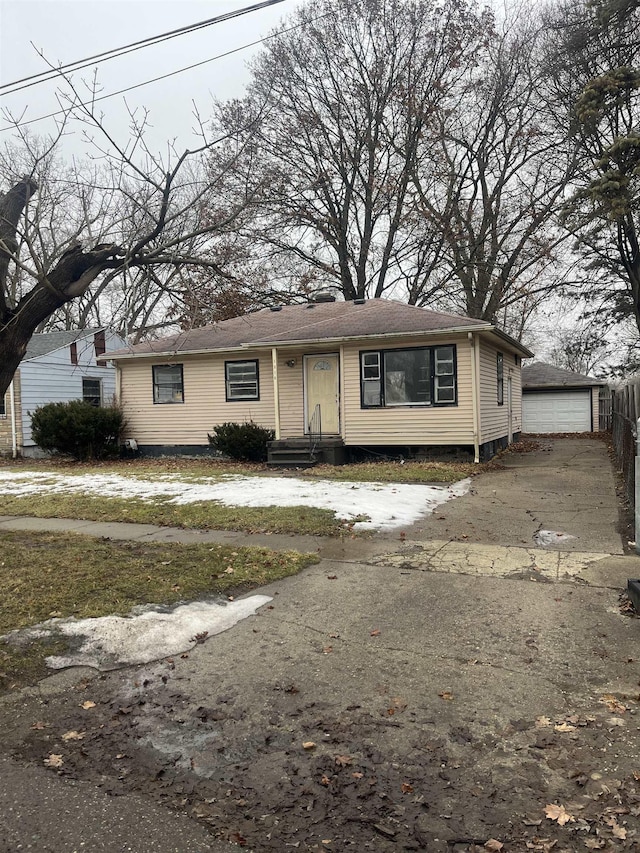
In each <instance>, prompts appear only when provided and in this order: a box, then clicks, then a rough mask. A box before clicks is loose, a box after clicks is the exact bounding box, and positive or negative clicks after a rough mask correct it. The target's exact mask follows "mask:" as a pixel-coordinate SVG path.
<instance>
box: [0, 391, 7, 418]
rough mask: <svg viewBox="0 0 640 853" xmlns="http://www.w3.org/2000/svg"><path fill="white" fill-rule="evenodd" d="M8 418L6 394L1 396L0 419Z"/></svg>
mask: <svg viewBox="0 0 640 853" xmlns="http://www.w3.org/2000/svg"><path fill="white" fill-rule="evenodd" d="M6 417H7V405H6V397H5V396H4V394H3V395H2V396H0V418H6Z"/></svg>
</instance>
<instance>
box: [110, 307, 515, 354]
mask: <svg viewBox="0 0 640 853" xmlns="http://www.w3.org/2000/svg"><path fill="white" fill-rule="evenodd" d="M492 328H493V327H492V325H491V324H490V323H487V322H485V321H483V320H472V319H470V318H469V317H463V316H460V315H457V314H443V313H441V312H439V311H429V310H427V309H426V308H417V307H416V306H415V305H407V304H406V303H405V302H397V301H395V300H390V299H368V300H366V301H365V302H364V303H363V304H356V303H355V302H312V303H308V304H304V305H285V306H283V307H282V308H281V310H277V311H274V310H272V309H270V308H263V309H262V310H260V311H256V312H255V313H252V314H247V315H245V316H244V317H236V318H234V319H232V320H223V321H221V322H219V323H215V324H213V325H211V326H203V327H202V328H199V329H192V330H191V331H188V332H181V333H180V334H178V335H172V336H171V337H167V338H161V339H159V340H157V341H146V342H144V343H141V344H136V345H135V346H132V347H129V349H127V350H117V351H116V352H112V353H109V357H110V358H113V357H114V356H115V357H116V358H117V357H118V356H120V357H126V356H130V355H150V354H154V353H157V354H160V353H163V354H168V353H186V352H202V351H207V350H226V349H234V348H236V347H241V346H259V345H261V344H264V345H265V346H271V345H275V344H292V343H297V342H309V341H315V340H339V339H342V338H354V337H356V338H357V337H368V336H372V335H392V334H407V333H411V332H439V331H448V330H450V329H469V330H472V329H484V330H490V329H492ZM513 343H514V345H515V346H519V345H518V344H517V343H516V342H515V341H514V342H513Z"/></svg>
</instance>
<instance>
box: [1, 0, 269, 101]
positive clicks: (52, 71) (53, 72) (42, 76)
mask: <svg viewBox="0 0 640 853" xmlns="http://www.w3.org/2000/svg"><path fill="white" fill-rule="evenodd" d="M282 2H284V0H263V2H262V3H256V4H254V5H253V6H245V7H244V8H242V9H236V10H235V11H233V12H225V14H224V15H217V16H216V17H215V18H207V19H206V20H204V21H198V22H197V23H195V24H188V25H187V26H184V27H179V28H178V29H176V30H169V31H168V32H165V33H160V34H158V35H156V36H150V37H149V38H146V39H141V40H140V41H136V42H131V43H130V44H125V45H123V46H122V47H114V48H112V49H111V50H106V51H104V52H103V53H96V54H94V55H93V56H88V57H85V58H84V59H77V60H76V61H75V62H69V63H67V64H66V65H60V66H58V67H56V68H49V69H47V70H46V71H41V72H39V73H38V74H32V75H31V76H30V77H22V78H21V79H20V80H14V81H13V82H12V83H5V84H3V85H0V97H2V95H13V94H14V93H15V92H21V91H22V90H23V89H28V88H30V87H31V86H37V85H38V84H39V83H46V82H48V81H49V80H51V79H55V78H56V77H57V76H59V75H60V74H61V73H63V72H69V73H71V72H73V71H80V70H82V69H83V68H87V67H88V66H89V65H92V64H93V63H94V62H95V61H99V62H108V61H109V60H110V59H117V58H118V57H120V56H126V54H128V53H133V52H134V51H136V50H141V49H142V48H143V47H151V46H152V45H154V44H160V43H162V42H163V41H169V39H173V38H177V37H178V36H182V35H188V34H189V33H192V32H196V31H197V30H201V29H205V28H206V27H211V26H213V25H214V24H220V23H223V22H224V21H230V20H233V18H239V17H240V16H242V15H247V14H249V13H250V12H257V11H259V10H260V9H264V8H267V7H268V6H274V5H276V3H282ZM158 79H162V78H158ZM30 81H31V82H30ZM150 82H151V81H150ZM21 83H24V84H25V85H24V86H22V85H20V84H21ZM13 87H15V88H13ZM6 90H9V91H6Z"/></svg>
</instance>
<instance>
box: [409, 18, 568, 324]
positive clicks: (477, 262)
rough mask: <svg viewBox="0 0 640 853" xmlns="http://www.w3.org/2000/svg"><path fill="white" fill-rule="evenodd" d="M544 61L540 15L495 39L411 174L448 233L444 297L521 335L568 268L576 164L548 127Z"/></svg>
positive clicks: (426, 209)
mask: <svg viewBox="0 0 640 853" xmlns="http://www.w3.org/2000/svg"><path fill="white" fill-rule="evenodd" d="M538 63H539V47H538V32H537V25H536V22H535V21H531V20H528V19H526V18H522V17H521V18H520V19H519V20H517V21H516V22H515V24H514V25H509V26H507V25H505V28H504V30H503V31H502V32H500V33H497V32H496V33H494V34H493V35H492V36H491V38H488V39H487V42H486V44H485V45H484V47H483V50H482V51H481V53H480V54H479V56H478V62H477V64H476V65H472V66H469V67H468V69H467V70H466V73H465V76H464V79H463V80H461V81H460V83H459V85H458V86H457V87H456V88H455V89H454V90H453V91H451V92H449V93H447V95H446V96H445V97H444V98H443V100H442V102H441V103H440V105H439V109H438V110H437V111H436V112H435V113H434V115H433V116H432V119H431V122H430V128H429V133H430V135H431V139H432V145H431V146H429V147H428V148H425V149H424V152H423V154H422V158H421V159H420V160H419V161H418V163H417V164H416V170H415V173H414V176H413V177H414V182H415V188H416V191H417V196H418V201H419V204H420V207H421V211H422V213H423V215H424V216H425V218H426V219H427V220H428V222H429V223H430V226H431V228H432V229H433V231H434V232H436V233H438V234H440V235H441V239H442V241H443V248H442V250H441V253H440V262H439V265H438V266H439V270H440V278H441V294H440V302H441V304H444V305H446V306H448V307H451V308H457V309H458V310H460V309H461V310H463V311H464V312H466V313H467V314H468V315H469V316H471V317H477V318H479V319H485V320H490V321H494V320H496V318H497V317H498V316H502V317H503V318H509V320H510V325H511V326H512V330H513V331H514V332H515V333H516V334H517V335H518V336H520V335H521V334H522V333H523V331H524V325H523V324H524V322H525V321H526V318H527V316H528V314H529V313H530V312H531V311H532V310H533V309H534V308H535V306H536V305H537V304H539V302H540V300H541V299H543V298H544V297H545V295H546V294H548V293H549V292H550V291H552V290H553V289H554V288H555V287H556V286H557V284H558V280H559V278H560V277H561V276H563V275H564V268H563V255H562V254H561V253H559V251H558V250H559V247H560V246H561V245H562V243H564V242H565V241H566V240H567V238H568V235H567V233H566V231H564V229H562V228H561V227H560V226H559V221H558V220H559V212H560V210H561V206H562V202H563V199H564V194H565V187H566V184H567V181H568V180H570V178H571V175H572V172H573V168H574V157H573V153H572V150H571V146H570V145H569V144H568V143H566V142H564V143H563V141H562V140H560V141H559V140H558V139H557V138H555V137H554V136H553V135H552V134H551V133H550V132H549V129H550V126H549V123H548V121H547V116H546V115H545V103H544V100H543V98H542V97H541V91H540V87H541V83H542V78H541V75H540V72H539V70H538Z"/></svg>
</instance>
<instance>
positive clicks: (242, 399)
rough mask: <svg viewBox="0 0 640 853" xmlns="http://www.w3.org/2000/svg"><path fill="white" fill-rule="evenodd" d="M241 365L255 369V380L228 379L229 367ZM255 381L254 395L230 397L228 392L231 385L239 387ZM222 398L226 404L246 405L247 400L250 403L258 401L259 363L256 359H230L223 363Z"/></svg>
mask: <svg viewBox="0 0 640 853" xmlns="http://www.w3.org/2000/svg"><path fill="white" fill-rule="evenodd" d="M241 364H252V365H253V366H254V368H255V373H256V378H255V380H245V381H240V380H235V381H234V380H232V379H229V368H230V367H231V366H235V367H237V366H238V365H241ZM254 381H255V387H256V388H255V394H245V395H243V396H241V397H238V396H232V395H231V394H230V393H229V391H230V389H231V386H232V385H233V384H239V385H247V384H252V383H253V382H254ZM224 396H225V400H226V402H227V403H246V402H247V400H249V401H250V402H254V401H256V400H259V399H260V361H259V359H257V358H240V359H230V360H229V361H225V363H224Z"/></svg>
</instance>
